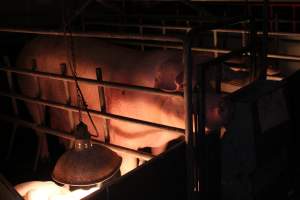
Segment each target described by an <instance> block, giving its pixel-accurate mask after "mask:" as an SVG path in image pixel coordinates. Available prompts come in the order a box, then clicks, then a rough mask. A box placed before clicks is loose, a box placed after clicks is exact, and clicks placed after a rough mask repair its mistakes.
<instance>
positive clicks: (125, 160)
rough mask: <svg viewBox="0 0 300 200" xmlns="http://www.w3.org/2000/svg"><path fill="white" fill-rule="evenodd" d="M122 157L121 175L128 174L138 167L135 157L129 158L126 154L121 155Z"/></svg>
mask: <svg viewBox="0 0 300 200" xmlns="http://www.w3.org/2000/svg"><path fill="white" fill-rule="evenodd" d="M119 155H120V156H121V157H122V164H121V167H120V171H121V175H124V174H126V173H128V172H129V171H131V170H133V169H134V168H136V167H137V159H136V157H133V156H128V155H126V154H122V153H120V154H119Z"/></svg>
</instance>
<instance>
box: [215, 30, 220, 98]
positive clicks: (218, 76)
mask: <svg viewBox="0 0 300 200" xmlns="http://www.w3.org/2000/svg"><path fill="white" fill-rule="evenodd" d="M213 43H214V44H213V45H214V48H217V47H218V32H217V31H216V30H213ZM218 56H219V54H218V52H214V57H215V58H217V57H218ZM214 69H215V80H216V81H215V89H216V92H217V93H221V82H222V67H220V66H217V65H216V66H215V67H214Z"/></svg>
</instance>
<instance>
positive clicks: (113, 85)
mask: <svg viewBox="0 0 300 200" xmlns="http://www.w3.org/2000/svg"><path fill="white" fill-rule="evenodd" d="M1 70H2V71H10V72H14V73H18V74H23V75H30V76H37V77H43V78H51V79H55V80H61V81H69V82H74V78H73V77H71V76H61V75H59V74H53V73H48V72H38V71H31V70H28V69H16V68H11V67H0V71H1ZM77 80H78V81H79V82H82V83H88V84H91V85H94V86H102V87H108V88H116V89H125V90H135V91H140V92H144V93H149V94H157V95H161V96H178V97H179V96H181V97H182V96H183V93H182V92H167V91H163V90H160V89H156V88H150V87H143V86H135V85H128V84H121V83H114V82H109V81H101V82H99V81H97V80H93V79H88V78H77Z"/></svg>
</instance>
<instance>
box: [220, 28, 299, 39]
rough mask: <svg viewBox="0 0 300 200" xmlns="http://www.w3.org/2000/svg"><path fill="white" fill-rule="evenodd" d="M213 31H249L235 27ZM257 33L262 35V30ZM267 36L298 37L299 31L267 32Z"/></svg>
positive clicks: (239, 32)
mask: <svg viewBox="0 0 300 200" xmlns="http://www.w3.org/2000/svg"><path fill="white" fill-rule="evenodd" d="M215 31H217V32H219V33H237V34H242V33H246V34H249V31H247V30H237V29H215ZM257 34H258V35H263V32H262V31H258V32H257ZM268 36H280V37H283V36H288V37H299V38H300V33H288V32H268Z"/></svg>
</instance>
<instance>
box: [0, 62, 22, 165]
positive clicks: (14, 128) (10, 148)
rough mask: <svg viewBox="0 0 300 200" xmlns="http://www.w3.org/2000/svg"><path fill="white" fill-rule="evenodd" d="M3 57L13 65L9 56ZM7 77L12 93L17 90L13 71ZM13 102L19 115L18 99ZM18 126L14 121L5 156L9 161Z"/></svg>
mask: <svg viewBox="0 0 300 200" xmlns="http://www.w3.org/2000/svg"><path fill="white" fill-rule="evenodd" d="M3 59H4V62H5V64H6V65H7V66H11V63H10V60H9V58H8V56H4V57H3ZM6 77H7V81H8V86H9V91H10V92H12V93H13V92H15V87H14V84H13V78H12V73H11V72H9V71H7V72H6ZM11 102H12V107H13V112H14V116H18V115H19V110H18V106H17V102H16V99H15V98H11ZM17 128H18V124H17V123H14V124H13V127H12V131H11V136H10V139H9V145H8V151H7V154H6V158H5V159H6V160H7V161H8V160H9V158H10V156H11V153H12V149H13V145H14V141H15V134H16V131H17Z"/></svg>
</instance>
